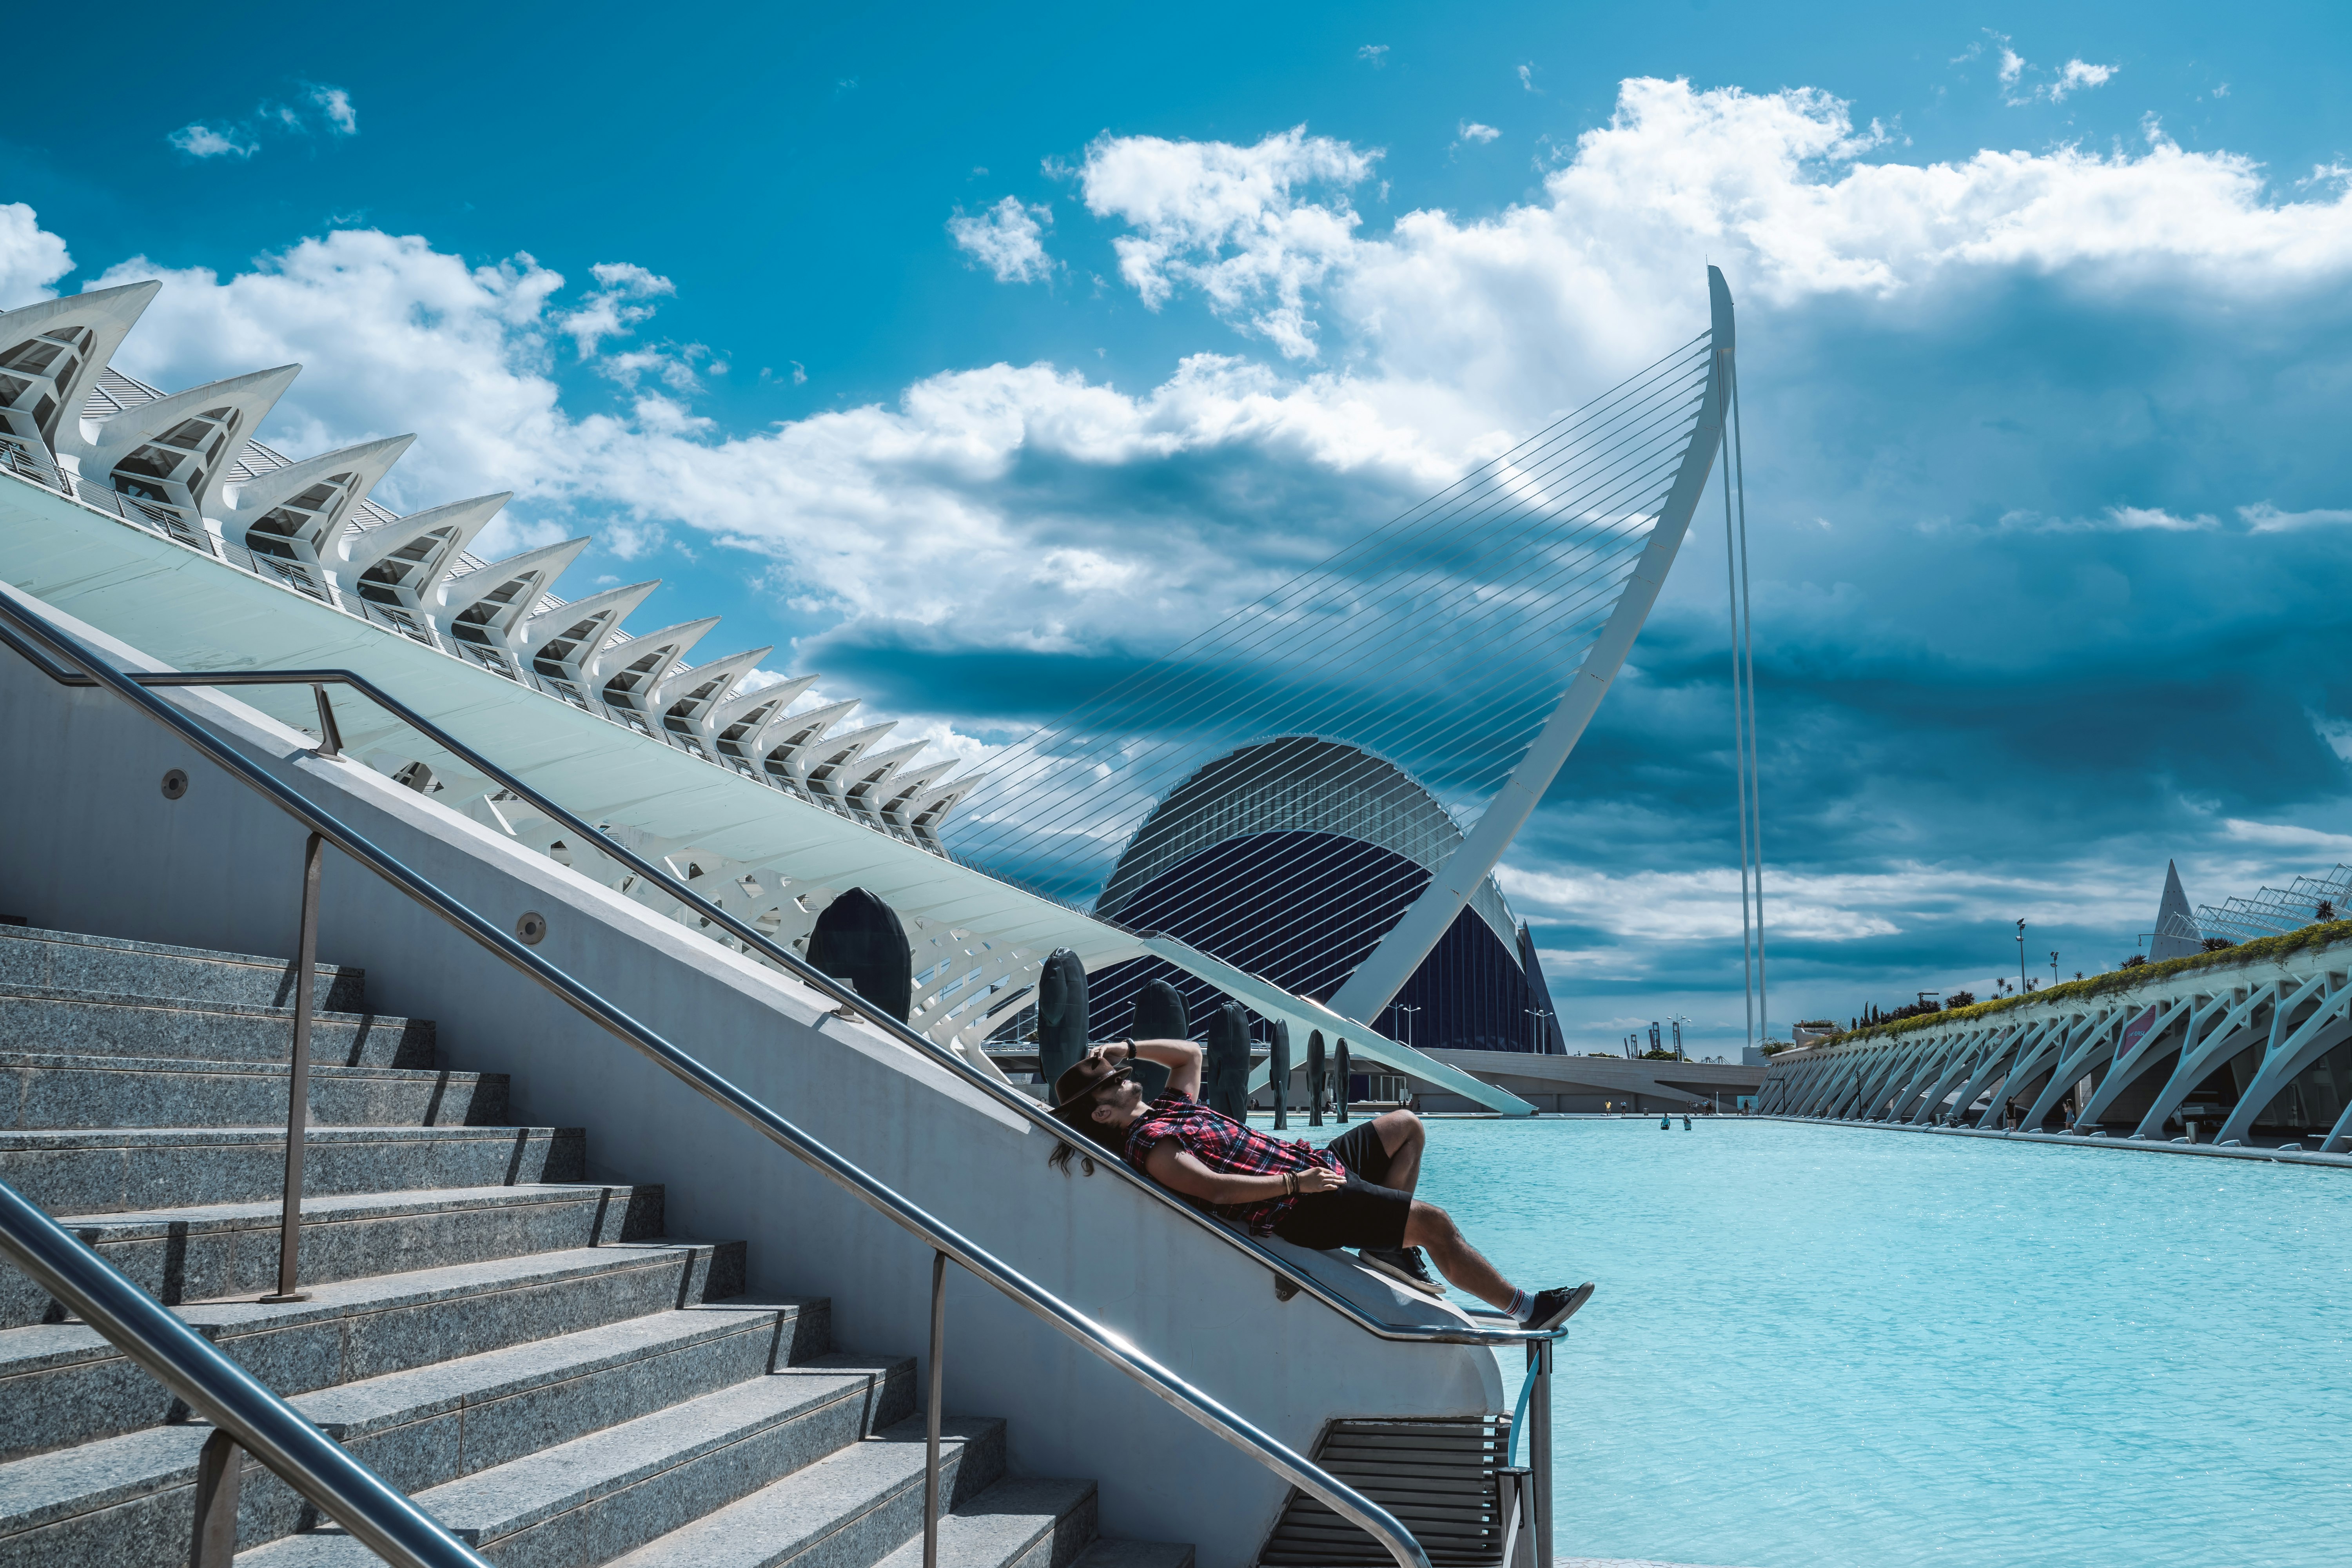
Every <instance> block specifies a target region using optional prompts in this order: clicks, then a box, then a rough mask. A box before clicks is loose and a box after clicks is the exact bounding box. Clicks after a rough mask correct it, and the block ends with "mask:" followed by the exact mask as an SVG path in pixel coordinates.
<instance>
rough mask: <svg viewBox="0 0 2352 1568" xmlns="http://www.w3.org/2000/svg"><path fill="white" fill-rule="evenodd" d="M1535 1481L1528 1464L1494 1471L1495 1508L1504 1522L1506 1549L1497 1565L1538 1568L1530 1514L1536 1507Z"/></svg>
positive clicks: (1504, 1544) (1504, 1545)
mask: <svg viewBox="0 0 2352 1568" xmlns="http://www.w3.org/2000/svg"><path fill="white" fill-rule="evenodd" d="M1534 1502H1535V1483H1534V1479H1533V1478H1532V1477H1530V1476H1529V1475H1528V1468H1527V1467H1526V1466H1525V1465H1505V1466H1503V1467H1501V1468H1498V1469H1497V1470H1496V1472H1495V1507H1496V1511H1497V1513H1498V1514H1499V1515H1500V1517H1501V1519H1502V1521H1503V1552H1502V1555H1501V1556H1500V1557H1499V1558H1497V1559H1496V1563H1497V1564H1498V1568H1535V1562H1536V1560H1535V1540H1536V1538H1535V1531H1534V1530H1533V1529H1532V1528H1530V1524H1529V1520H1528V1514H1529V1512H1530V1511H1531V1510H1533V1508H1534Z"/></svg>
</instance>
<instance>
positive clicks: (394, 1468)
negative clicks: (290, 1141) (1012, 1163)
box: [0, 927, 1192, 1568]
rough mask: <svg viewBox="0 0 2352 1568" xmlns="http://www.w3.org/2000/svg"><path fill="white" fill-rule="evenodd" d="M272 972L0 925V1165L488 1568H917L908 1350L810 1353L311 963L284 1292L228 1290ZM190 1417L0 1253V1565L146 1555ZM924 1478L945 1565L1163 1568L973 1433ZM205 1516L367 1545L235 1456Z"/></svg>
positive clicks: (180, 1510) (257, 1150)
mask: <svg viewBox="0 0 2352 1568" xmlns="http://www.w3.org/2000/svg"><path fill="white" fill-rule="evenodd" d="M290 969H291V966H290V965H289V964H287V963H282V962H280V961H277V960H271V959H267V958H256V957H251V956H247V955H239V954H230V953H216V952H202V951H200V950H194V949H188V948H173V947H163V946H159V945H155V944H151V943H142V942H121V941H112V940H109V939H104V938H92V937H88V936H81V935H76V934H71V933H66V932H58V931H40V930H37V929H31V928H27V927H5V928H0V1177H5V1179H6V1180H7V1181H8V1182H9V1183H10V1184H13V1185H15V1186H16V1187H17V1188H18V1189H19V1190H20V1191H22V1192H24V1193H25V1194H26V1195H27V1196H29V1197H31V1198H32V1199H33V1200H34V1201H35V1202H37V1203H39V1204H40V1205H43V1206H44V1207H46V1208H47V1209H48V1210H49V1211H50V1212H51V1213H53V1214H55V1215H58V1217H59V1218H60V1219H62V1220H63V1221H64V1222H65V1223H66V1224H67V1225H68V1226H70V1227H71V1228H73V1229H74V1230H75V1231H76V1232H77V1233H78V1234H79V1235H80V1236H81V1237H82V1238H83V1239H84V1240H86V1241H88V1242H89V1243H90V1244H91V1245H92V1246H94V1247H97V1248H98V1249H99V1251H100V1253H101V1255H103V1256H104V1257H106V1258H108V1260H109V1261H110V1262H111V1263H113V1264H114V1265H115V1266H116V1267H117V1268H121V1269H122V1270H123V1271H124V1272H125V1273H126V1274H128V1275H129V1276H130V1277H131V1279H133V1280H135V1281H136V1282H138V1283H139V1284H140V1285H141V1286H142V1287H143V1288H144V1289H148V1290H149V1291H151V1292H152V1293H153V1294H154V1295H156V1296H157V1297H158V1298H159V1299H160V1300H163V1301H165V1302H166V1303H168V1304H170V1305H172V1306H174V1307H175V1308H177V1309H178V1310H180V1311H181V1313H182V1314H183V1315H184V1317H185V1318H186V1319H187V1320H188V1321H190V1322H192V1323H194V1324H195V1325H196V1326H197V1327H198V1328H199V1329H200V1330H201V1331H204V1332H205V1334H207V1335H208V1336H209V1337H211V1338H212V1339H213V1340H214V1341H215V1342H216V1343H218V1344H219V1345H221V1346H222V1348H223V1349H225V1350H226V1352H228V1353H229V1354H230V1355H231V1356H233V1357H234V1358H236V1361H237V1362H238V1363H240V1364H242V1365H244V1366H245V1367H247V1369H248V1370H249V1371H251V1372H253V1373H255V1374H256V1375H257V1376H259V1377H260V1378H262V1379H263V1381H265V1382H267V1383H268V1384H269V1385H270V1386H271V1387H273V1388H275V1389H277V1390H278V1392H279V1393H281V1394H287V1395H289V1396H290V1397H292V1398H293V1399H294V1401H295V1403H296V1405H298V1407H299V1408H300V1409H301V1410H302V1412H303V1414H304V1415H308V1416H309V1417H310V1418H311V1419H312V1420H314V1421H316V1422H318V1423H319V1424H320V1426H322V1427H324V1428H325V1429H326V1430H327V1431H328V1433H329V1434H330V1435H331V1436H334V1437H336V1438H337V1439H338V1440H339V1441H341V1443H343V1444H344V1445H346V1446H347V1447H350V1448H351V1449H352V1451H353V1452H354V1453H356V1454H358V1455H359V1456H360V1457H361V1458H363V1459H365V1460H366V1461H367V1462H368V1463H369V1464H370V1465H373V1466H374V1467H375V1468H377V1469H378V1470H379V1471H380V1472H381V1473H382V1474H383V1476H384V1477H385V1478H386V1479H388V1480H390V1481H391V1482H392V1483H393V1484H394V1486H397V1487H399V1488H401V1489H404V1490H406V1491H408V1492H410V1493H411V1494H412V1495H414V1496H415V1497H416V1498H417V1499H418V1500H419V1501H420V1502H421V1503H422V1504H423V1505H424V1506H425V1507H426V1508H427V1509H429V1510H431V1511H433V1512H434V1513H435V1514H436V1516H437V1517H438V1518H440V1519H441V1520H442V1521H444V1522H446V1523H447V1524H448V1525H450V1526H451V1527H452V1528H453V1529H456V1530H457V1531H459V1532H460V1533H462V1534H463V1535H465V1536H466V1537H467V1539H468V1540H470V1541H472V1542H474V1544H475V1545H476V1546H477V1548H478V1550H480V1551H481V1552H483V1553H484V1554H485V1555H486V1556H488V1558H489V1559H490V1560H491V1561H492V1562H494V1563H499V1564H501V1568H576V1565H580V1564H593V1563H615V1562H619V1563H627V1564H630V1565H631V1568H657V1565H659V1568H668V1565H672V1564H677V1565H680V1568H683V1565H685V1564H688V1563H691V1564H694V1565H696V1568H732V1565H740V1568H766V1565H769V1564H781V1563H797V1564H804V1565H806V1568H875V1565H877V1564H884V1563H887V1564H888V1565H889V1568H919V1561H920V1542H919V1533H920V1530H921V1523H922V1489H923V1442H922V1422H921V1419H920V1415H919V1409H918V1400H917V1393H916V1379H915V1371H916V1368H915V1363H914V1362H913V1361H912V1360H910V1359H905V1358H897V1357H889V1356H883V1357H873V1356H857V1355H850V1354H845V1353H841V1352H837V1351H836V1350H835V1341H834V1331H833V1328H834V1325H833V1322H832V1314H831V1309H830V1306H829V1303H828V1302H827V1301H826V1300H823V1299H821V1298H793V1297H767V1298H763V1297H759V1296H755V1295H752V1294H750V1293H748V1292H747V1290H746V1279H747V1274H746V1265H747V1251H746V1247H745V1246H744V1244H742V1243H740V1242H730V1241H724V1240H719V1241H709V1240H688V1239H681V1238H677V1237H671V1236H669V1235H667V1232H666V1226H665V1215H664V1203H663V1189H662V1188H661V1187H660V1186H658V1185H631V1184H615V1183H614V1182H611V1181H606V1180H592V1179H590V1177H589V1171H590V1160H589V1152H590V1145H591V1139H592V1134H593V1130H583V1129H580V1128H559V1127H519V1126H512V1125H509V1124H508V1123H507V1121H506V1108H507V1092H508V1083H507V1079H505V1077H503V1076H502V1075H500V1074H498V1073H495V1072H472V1071H457V1070H453V1069H452V1068H449V1067H448V1066H447V1065H446V1064H444V1063H441V1062H440V1061H438V1060H437V1059H436V1043H435V1042H436V1036H435V1031H434V1028H433V1026H432V1025H431V1024H430V1023H429V1022H425V1021H423V1020H415V1019H406V1018H391V1017H383V1016H374V1015H372V1014H370V1013H369V1012H367V1010H366V1005H365V1003H366V980H365V976H364V975H363V974H362V973H361V972H360V971H358V970H356V969H352V968H341V969H330V968H326V967H323V966H322V969H321V972H320V994H321V995H322V997H323V998H324V1000H325V1003H326V1005H327V1006H328V1007H329V1008H330V1009H331V1013H330V1016H327V1017H325V1018H322V1019H321V1020H320V1026H319V1027H318V1028H317V1030H316V1031H315V1033H314V1035H313V1050H314V1056H315V1061H314V1065H313V1067H312V1069H311V1077H310V1094H311V1118H312V1121H313V1123H314V1126H313V1128H312V1131H311V1136H310V1141H309V1142H308V1143H307V1144H306V1148H305V1157H306V1162H307V1167H306V1169H307V1173H308V1181H307V1184H306V1190H305V1196H304V1202H303V1222H304V1226H303V1234H302V1253H301V1256H302V1277H303V1283H304V1285H305V1287H306V1288H307V1289H310V1291H311V1292H312V1295H311V1299H310V1300H307V1301H300V1302H290V1303H283V1304H277V1305H268V1304H262V1303H260V1302H258V1301H257V1300H256V1297H257V1296H258V1295H259V1294H261V1293H262V1292H263V1291H266V1290H268V1289H271V1288H272V1286H273V1282H274V1279H275V1269H276V1259H277V1247H278V1182H279V1181H280V1180H281V1179H282V1172H283V1160H284V1153H285V1145H284V1134H283V1131H282V1126H283V1118H284V1114H285V1097H286V1089H287V1078H288V1071H287V1067H286V1060H285V1057H286V1051H287V1048H288V1047H289V1044H290V1038H291V1028H290V1026H291V1017H290V1015H289V1013H288V1012H287V1011H286V1009H285V1007H284V1005H283V1004H284V1003H285V1002H286V1001H287V1000H288V999H289V994H290V979H291V975H290ZM273 1123H275V1124H276V1125H275V1126H273ZM209 1430H210V1429H209V1428H208V1427H207V1426H205V1425H203V1424H202V1423H201V1422H195V1421H191V1420H190V1419H188V1417H187V1413H186V1412H185V1411H184V1409H182V1408H180V1407H178V1406H177V1405H175V1403H174V1401H173V1400H172V1399H171V1397H170V1396H169V1395H168V1394H165V1393H164V1391H163V1388H162V1387H161V1385H160V1384H156V1383H155V1382H154V1381H153V1380H152V1379H151V1378H149V1377H148V1376H147V1375H146V1374H145V1373H142V1372H141V1371H140V1370H138V1369H137V1368H136V1367H134V1366H132V1365H131V1363H129V1362H127V1361H126V1360H124V1358H123V1357H122V1356H121V1355H120V1354H119V1353H117V1352H115V1350H114V1348H113V1347H112V1346H111V1345H110V1344H109V1343H108V1342H106V1341H105V1340H104V1339H102V1338H101V1337H100V1336H99V1335H98V1334H97V1333H96V1332H95V1331H92V1330H90V1329H89V1328H86V1327H84V1326H83V1325H81V1324H79V1323H78V1322H74V1321H68V1318H67V1317H66V1315H65V1313H64V1312H63V1310H62V1309H61V1308H60V1307H59V1306H58V1304H57V1303H56V1302H54V1301H52V1300H49V1299H48V1298H47V1296H46V1294H45V1293H43V1292H42V1291H40V1290H39V1289H37V1288H36V1287H35V1286H34V1285H33V1284H32V1283H31V1282H30V1281H29V1280H27V1279H25V1278H24V1277H22V1276H21V1275H19V1274H17V1273H16V1272H15V1271H14V1270H13V1269H6V1268H0V1568H34V1565H39V1568H83V1565H89V1568H99V1565H101V1564H103V1565H106V1568H125V1565H132V1564H151V1563H152V1564H157V1565H169V1568H179V1565H180V1564H183V1563H185V1562H186V1561H187V1553H188V1533H189V1528H190V1522H191V1519H192V1514H193V1508H194V1502H193V1498H194V1479H195V1471H196V1459H197V1454H198V1450H199V1449H200V1448H201V1447H203V1444H204V1442H205V1437H206V1436H208V1435H209ZM946 1465H947V1469H948V1474H947V1477H946V1482H947V1487H948V1495H949V1497H950V1499H951V1500H952V1502H953V1505H954V1512H953V1513H952V1514H951V1515H950V1517H948V1518H947V1519H946V1520H945V1521H943V1527H942V1531H941V1557H942V1561H943V1562H945V1563H952V1564H955V1565H956V1568H1070V1565H1072V1564H1077V1563H1084V1564H1085V1565H1086V1568H1190V1564H1191V1562H1192V1550H1191V1548H1189V1547H1186V1546H1178V1545H1164V1544H1154V1543H1148V1542H1103V1541H1100V1540H1098V1539H1097V1533H1096V1497H1095V1487H1094V1484H1093V1482H1091V1481H1088V1480H1078V1479H1072V1480H1060V1479H1039V1478H1032V1477H1014V1476H1011V1475H1008V1474H1007V1473H1006V1468H1007V1466H1006V1444H1005V1428H1004V1425H1003V1423H1002V1422H1000V1421H994V1420H990V1419H985V1418H969V1419H963V1420H954V1419H951V1420H950V1424H949V1442H948V1445H947V1459H946ZM237 1538H238V1548H239V1556H238V1561H239V1562H240V1563H254V1564H268V1565H274V1568H275V1565H283V1568H291V1565H296V1564H300V1565H305V1568H307V1565H310V1564H320V1565H324V1564H342V1563H367V1562H370V1561H373V1559H372V1558H371V1557H370V1555H369V1554H368V1553H367V1552H366V1551H365V1550H364V1549H363V1548H362V1547H361V1546H360V1545H359V1543H358V1542H355V1541H353V1540H352V1539H351V1538H349V1537H347V1536H345V1535H344V1534H342V1533H341V1531H339V1530H337V1529H335V1528H334V1527H333V1526H332V1525H331V1522H328V1521H321V1520H320V1518H319V1517H318V1516H317V1514H316V1512H315V1510H312V1509H311V1508H310V1506H309V1505H308V1504H306V1503H305V1502H304V1501H303V1500H301V1499H300V1498H299V1497H298V1496H297V1495H296V1494H294V1493H293V1492H292V1491H291V1490H289V1489H287V1488H286V1487H284V1486H283V1485H281V1484H280V1483H278V1481H277V1480H276V1479H275V1478H273V1477H271V1476H270V1475H269V1474H268V1472H266V1471H264V1470H262V1469H260V1468H258V1467H257V1466H253V1465H250V1464H248V1467H247V1473H246V1476H245V1478H244V1488H243V1493H242V1498H241V1501H240V1507H239V1510H238V1521H237ZM910 1553H911V1554H912V1555H911V1556H910V1555H909V1554H910Z"/></svg>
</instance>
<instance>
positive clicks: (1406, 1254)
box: [1356, 1247, 1445, 1296]
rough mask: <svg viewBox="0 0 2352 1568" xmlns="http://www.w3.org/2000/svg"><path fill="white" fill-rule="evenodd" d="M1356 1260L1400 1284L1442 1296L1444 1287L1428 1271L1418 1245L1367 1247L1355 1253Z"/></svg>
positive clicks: (1427, 1293)
mask: <svg viewBox="0 0 2352 1568" xmlns="http://www.w3.org/2000/svg"><path fill="white" fill-rule="evenodd" d="M1356 1258H1357V1260H1358V1261H1359V1262H1360V1263H1362V1264H1363V1266H1364V1267H1365V1268H1370V1269H1373V1270H1375V1271H1376V1272H1379V1273H1381V1274H1385V1275H1387V1276H1388V1277H1389V1278H1390V1279H1394V1280H1396V1281H1398V1282H1399V1283H1401V1284H1405V1285H1410V1286H1412V1288H1413V1289H1416V1290H1419V1291H1421V1292H1422V1293H1423V1294H1424V1295H1429V1296H1443V1295H1444V1294H1445V1287H1444V1286H1443V1285H1441V1284H1439V1283H1438V1282H1437V1279H1436V1277H1435V1276H1434V1275H1433V1274H1431V1273H1430V1271H1429V1262H1428V1260H1427V1259H1426V1258H1423V1257H1422V1255H1421V1248H1419V1247H1362V1248H1360V1249H1359V1250H1358V1251H1357V1253H1356Z"/></svg>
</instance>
